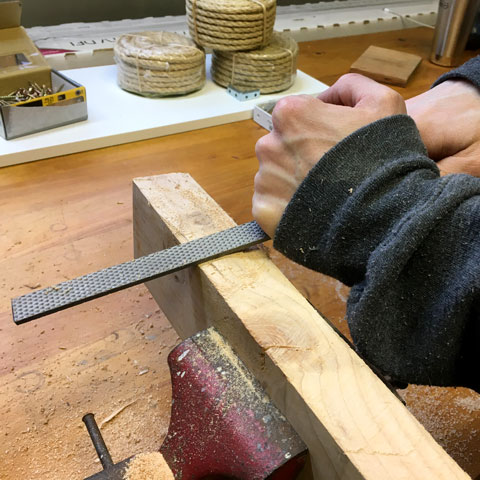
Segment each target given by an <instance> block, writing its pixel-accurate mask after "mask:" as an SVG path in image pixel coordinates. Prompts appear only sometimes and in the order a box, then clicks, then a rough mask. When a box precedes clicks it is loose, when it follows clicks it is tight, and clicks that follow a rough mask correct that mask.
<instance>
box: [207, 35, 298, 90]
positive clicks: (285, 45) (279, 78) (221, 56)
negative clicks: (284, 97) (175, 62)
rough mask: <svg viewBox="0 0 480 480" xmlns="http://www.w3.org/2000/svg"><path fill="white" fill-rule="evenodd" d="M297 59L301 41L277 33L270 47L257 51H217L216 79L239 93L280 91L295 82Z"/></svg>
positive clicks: (214, 64) (214, 58) (214, 71)
mask: <svg viewBox="0 0 480 480" xmlns="http://www.w3.org/2000/svg"><path fill="white" fill-rule="evenodd" d="M297 56H298V45H297V42H295V40H294V39H293V38H291V37H290V36H288V35H286V34H283V33H277V32H275V33H274V34H273V36H272V39H271V42H270V44H269V45H268V46H266V47H263V48H260V49H257V50H250V51H248V52H222V51H218V50H214V52H213V56H212V68H211V73H212V79H213V80H214V81H215V82H216V83H218V84H219V85H221V86H223V87H228V86H232V87H233V88H235V89H236V90H239V91H248V90H260V93H262V94H265V93H273V92H279V91H281V90H286V89H287V88H289V87H291V86H292V84H293V82H294V81H295V77H296V71H297Z"/></svg>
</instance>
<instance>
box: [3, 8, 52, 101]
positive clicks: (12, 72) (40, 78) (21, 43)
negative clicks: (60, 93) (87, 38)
mask: <svg viewBox="0 0 480 480" xmlns="http://www.w3.org/2000/svg"><path fill="white" fill-rule="evenodd" d="M21 12H22V9H21V4H20V2H19V1H9V2H0V96H1V95H8V94H9V93H11V92H13V91H15V90H17V89H18V88H28V87H29V85H30V83H37V84H39V85H46V86H48V87H51V68H50V66H49V65H48V63H47V61H46V60H45V58H44V57H43V55H42V54H41V53H40V51H39V50H38V48H37V47H36V46H35V45H34V43H33V42H32V40H31V39H30V37H29V36H28V35H27V32H26V31H25V29H24V28H23V27H22V26H20V17H21Z"/></svg>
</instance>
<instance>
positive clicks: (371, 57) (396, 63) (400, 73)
mask: <svg viewBox="0 0 480 480" xmlns="http://www.w3.org/2000/svg"><path fill="white" fill-rule="evenodd" d="M421 61H422V57H420V56H419V55H413V54H412V53H406V52H399V51H398V50H392V49H391V48H382V47H377V46H375V45H370V46H369V47H368V48H367V49H366V50H365V51H364V52H363V53H362V54H361V55H360V57H358V58H357V60H355V61H354V62H353V63H352V66H351V67H350V72H352V73H360V74H361V75H364V76H366V77H369V78H371V79H373V80H376V81H377V82H382V83H388V84H391V85H400V86H401V87H404V86H405V85H406V84H407V83H408V80H409V79H410V77H411V76H412V74H413V72H414V71H415V69H416V68H417V67H418V65H419V63H420V62H421Z"/></svg>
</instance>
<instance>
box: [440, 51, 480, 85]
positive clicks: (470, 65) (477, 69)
mask: <svg viewBox="0 0 480 480" xmlns="http://www.w3.org/2000/svg"><path fill="white" fill-rule="evenodd" d="M445 80H468V81H469V82H471V83H473V84H474V85H475V86H476V87H477V88H480V56H478V57H475V58H472V59H471V60H469V61H468V62H465V63H464V64H463V65H462V66H460V67H458V68H456V69H455V70H451V71H450V72H447V73H444V74H443V75H442V76H441V77H439V78H438V79H437V80H436V82H435V83H434V84H433V85H432V87H435V86H436V85H438V84H439V83H442V82H444V81H445Z"/></svg>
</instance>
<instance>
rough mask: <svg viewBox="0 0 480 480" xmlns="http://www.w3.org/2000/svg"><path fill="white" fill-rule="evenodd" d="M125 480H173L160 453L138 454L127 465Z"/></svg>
mask: <svg viewBox="0 0 480 480" xmlns="http://www.w3.org/2000/svg"><path fill="white" fill-rule="evenodd" d="M125 480H175V477H174V476H173V473H172V471H171V470H170V467H169V466H168V464H167V462H166V461H165V459H164V458H163V455H162V454H161V453H160V452H151V453H140V454H139V455H136V456H135V458H134V459H133V460H132V461H131V462H130V463H129V465H128V468H127V471H126V472H125Z"/></svg>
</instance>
